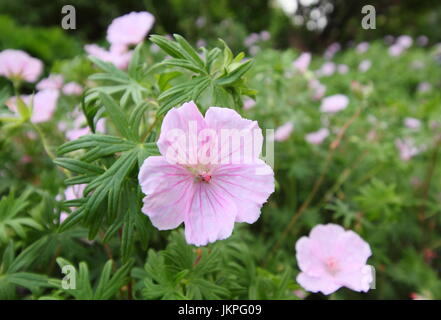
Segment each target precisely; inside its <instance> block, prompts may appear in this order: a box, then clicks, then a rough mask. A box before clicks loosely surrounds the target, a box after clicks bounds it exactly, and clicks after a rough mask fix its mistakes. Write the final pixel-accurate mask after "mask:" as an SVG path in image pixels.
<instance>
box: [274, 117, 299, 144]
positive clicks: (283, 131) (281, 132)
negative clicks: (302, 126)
mask: <svg viewBox="0 0 441 320" xmlns="http://www.w3.org/2000/svg"><path fill="white" fill-rule="evenodd" d="M293 130H294V124H293V123H292V122H287V123H285V124H284V125H281V126H280V127H278V128H276V131H275V132H274V140H275V141H279V142H281V141H285V140H288V138H289V137H290V136H291V133H292V131H293Z"/></svg>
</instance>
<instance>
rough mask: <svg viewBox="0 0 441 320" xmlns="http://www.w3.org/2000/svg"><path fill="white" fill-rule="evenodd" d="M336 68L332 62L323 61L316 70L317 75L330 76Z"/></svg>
mask: <svg viewBox="0 0 441 320" xmlns="http://www.w3.org/2000/svg"><path fill="white" fill-rule="evenodd" d="M336 69H337V66H336V65H335V63H334V62H330V61H328V62H325V63H324V64H323V65H322V67H321V68H320V69H319V70H317V76H319V77H322V76H325V77H329V76H332V75H333V74H334V72H335V70H336Z"/></svg>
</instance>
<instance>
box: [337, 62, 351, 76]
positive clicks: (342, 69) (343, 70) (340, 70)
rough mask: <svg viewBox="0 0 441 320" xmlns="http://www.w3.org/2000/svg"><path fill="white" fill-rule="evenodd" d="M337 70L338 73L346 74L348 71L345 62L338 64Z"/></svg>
mask: <svg viewBox="0 0 441 320" xmlns="http://www.w3.org/2000/svg"><path fill="white" fill-rule="evenodd" d="M337 70H338V73H340V74H346V73H348V72H349V67H348V66H347V65H346V64H339V65H338V66H337Z"/></svg>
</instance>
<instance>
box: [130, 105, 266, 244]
mask: <svg viewBox="0 0 441 320" xmlns="http://www.w3.org/2000/svg"><path fill="white" fill-rule="evenodd" d="M224 130H233V131H236V132H237V131H238V132H241V133H244V134H246V135H249V134H252V133H253V134H252V135H253V136H255V135H256V133H257V136H255V138H256V139H253V140H254V141H252V145H253V146H254V148H253V150H254V151H255V152H254V153H253V156H250V158H247V159H248V160H250V161H247V162H248V163H240V164H232V163H231V162H230V161H228V159H227V158H228V157H230V156H235V155H241V154H243V152H244V149H246V148H249V147H251V145H249V143H247V142H246V141H245V140H246V139H244V141H243V142H241V143H239V144H238V146H237V148H235V149H233V150H231V149H230V148H227V149H228V150H227V151H228V152H227V153H228V154H225V153H222V152H220V153H219V152H217V151H219V149H218V148H223V147H224V144H223V143H219V142H220V141H219V139H218V138H219V135H220V134H221V132H222V131H224ZM208 132H210V135H208ZM201 137H203V138H202V139H201ZM248 142H250V141H248ZM262 142H263V136H262V132H261V130H260V128H259V126H258V124H257V122H256V121H251V120H247V119H243V118H242V117H241V116H240V115H239V114H238V113H237V112H236V111H234V110H232V109H227V108H218V107H211V108H209V109H208V110H207V112H206V114H205V117H203V116H202V114H201V113H200V112H199V110H198V108H197V106H196V105H195V104H194V103H193V102H188V103H185V104H183V105H182V106H181V107H179V108H173V109H171V110H170V111H169V112H168V113H167V114H166V116H165V118H164V121H163V123H162V127H161V135H160V137H159V140H158V143H157V144H158V147H159V150H160V152H161V156H151V157H148V158H147V159H146V160H145V161H144V163H143V164H142V166H141V169H140V172H139V176H138V178H139V183H140V185H141V189H142V191H143V193H144V194H145V195H146V197H145V198H144V200H143V201H144V206H143V208H142V212H143V213H145V214H146V215H148V216H149V217H150V220H151V222H152V224H153V225H154V226H155V227H156V228H158V229H159V230H169V229H174V228H177V227H178V226H179V225H180V224H181V223H184V224H185V238H186V240H187V242H188V243H190V244H194V245H196V246H201V245H206V244H207V243H209V242H214V241H216V240H221V239H226V238H228V237H229V236H230V235H231V233H232V231H233V228H234V223H235V222H246V223H254V222H255V221H256V220H257V219H258V218H259V216H260V208H261V206H262V205H263V203H265V202H266V201H267V199H268V197H269V196H270V194H271V193H273V192H274V173H273V171H272V169H271V167H269V166H268V165H266V164H265V163H264V162H263V161H262V160H260V159H259V158H258V157H259V154H260V151H261V149H262ZM197 151H203V152H202V154H201V153H200V152H197ZM220 151H222V150H220ZM223 151H225V150H223ZM174 156H176V157H177V158H178V161H177V162H176V161H171V160H172V159H171V157H174ZM206 157H213V158H212V159H206ZM225 157H227V158H225ZM204 158H205V159H204ZM213 159H214V161H215V162H216V163H212V161H210V160H213ZM206 160H209V161H206ZM216 160H220V161H216ZM225 160H227V161H225ZM251 186H252V187H251Z"/></svg>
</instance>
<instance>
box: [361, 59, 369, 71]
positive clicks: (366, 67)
mask: <svg viewBox="0 0 441 320" xmlns="http://www.w3.org/2000/svg"><path fill="white" fill-rule="evenodd" d="M371 66H372V62H371V61H370V60H363V61H362V62H360V64H359V65H358V70H360V71H361V72H366V71H368V70H369V69H370V68H371Z"/></svg>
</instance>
